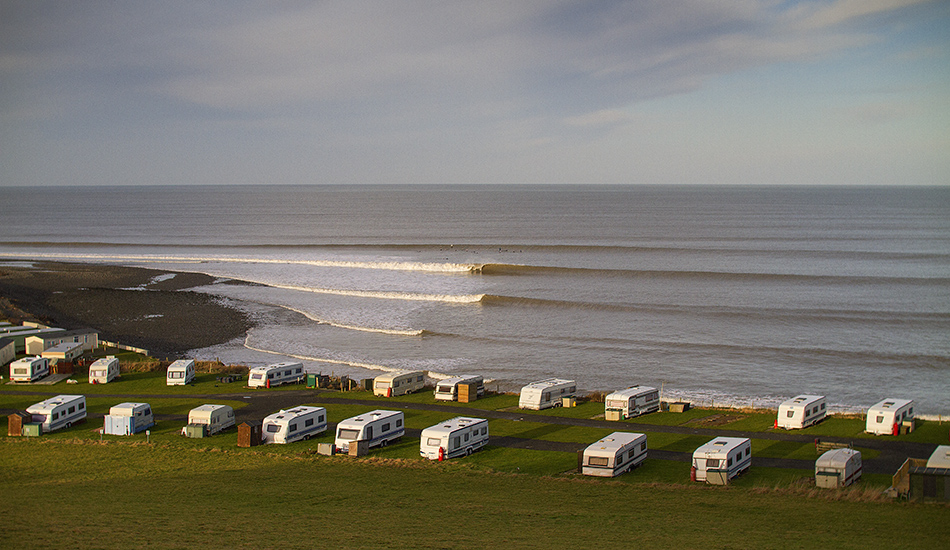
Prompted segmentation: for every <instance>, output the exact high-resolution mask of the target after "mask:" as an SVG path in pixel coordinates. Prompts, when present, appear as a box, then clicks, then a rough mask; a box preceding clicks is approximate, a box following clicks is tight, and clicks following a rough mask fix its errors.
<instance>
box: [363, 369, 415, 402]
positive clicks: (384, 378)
mask: <svg viewBox="0 0 950 550" xmlns="http://www.w3.org/2000/svg"><path fill="white" fill-rule="evenodd" d="M425 383H426V373H424V372H422V371H399V372H387V373H386V374H380V375H379V376H377V377H376V378H374V379H373V394H374V395H381V396H383V397H396V396H398V395H405V394H407V393H412V392H415V391H419V390H421V389H422V387H423V386H425Z"/></svg>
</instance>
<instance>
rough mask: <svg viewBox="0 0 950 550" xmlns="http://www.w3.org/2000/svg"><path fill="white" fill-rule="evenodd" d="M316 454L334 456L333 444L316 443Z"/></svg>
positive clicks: (334, 447)
mask: <svg viewBox="0 0 950 550" xmlns="http://www.w3.org/2000/svg"><path fill="white" fill-rule="evenodd" d="M317 454H321V455H324V456H333V455H335V454H336V445H334V444H333V443H317Z"/></svg>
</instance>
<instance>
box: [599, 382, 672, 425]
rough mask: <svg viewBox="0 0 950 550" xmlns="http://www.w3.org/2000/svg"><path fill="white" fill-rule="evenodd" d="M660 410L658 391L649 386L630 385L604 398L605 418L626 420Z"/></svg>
mask: <svg viewBox="0 0 950 550" xmlns="http://www.w3.org/2000/svg"><path fill="white" fill-rule="evenodd" d="M658 410H660V392H658V391H656V388H651V387H649V386H630V387H629V388H627V389H625V390H620V391H615V392H613V393H612V394H610V395H608V396H607V397H606V399H604V418H605V419H606V420H626V419H628V418H633V417H635V416H640V415H641V414H647V413H651V412H656V411H658Z"/></svg>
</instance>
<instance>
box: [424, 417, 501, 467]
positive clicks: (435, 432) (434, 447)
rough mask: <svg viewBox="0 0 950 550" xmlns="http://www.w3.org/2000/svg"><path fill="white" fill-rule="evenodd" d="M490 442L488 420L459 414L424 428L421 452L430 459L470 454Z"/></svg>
mask: <svg viewBox="0 0 950 550" xmlns="http://www.w3.org/2000/svg"><path fill="white" fill-rule="evenodd" d="M486 443H488V420H485V419H484V418H469V417H465V416H459V417H456V418H453V419H451V420H446V421H445V422H440V423H438V424H436V425H434V426H429V427H428V428H426V429H424V430H422V437H421V438H420V440H419V454H420V455H422V457H423V458H428V459H429V460H444V459H447V458H455V457H459V456H468V455H470V454H472V453H473V452H475V451H477V450H479V449H481V448H482V447H484V446H485V444H486Z"/></svg>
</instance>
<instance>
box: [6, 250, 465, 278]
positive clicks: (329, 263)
mask: <svg viewBox="0 0 950 550" xmlns="http://www.w3.org/2000/svg"><path fill="white" fill-rule="evenodd" d="M4 255H5V256H17V257H30V258H46V259H73V260H83V261H100V262H106V261H108V262H116V261H130V262H149V263H156V262H169V263H171V262H174V263H208V262H218V263H238V264H279V265H287V264H292V265H309V266H315V267H342V268H348V269H379V270H387V271H425V272H431V273H473V272H478V271H479V270H480V269H481V267H482V266H481V265H480V264H468V263H452V262H444V263H438V262H397V261H392V262H384V261H373V262H358V261H347V260H294V259H290V258H240V257H224V256H160V255H152V254H149V255H140V254H72V253H69V254H67V253H59V252H55V253H54V252H47V253H33V252H29V253H23V252H19V253H17V252H12V253H4Z"/></svg>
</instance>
